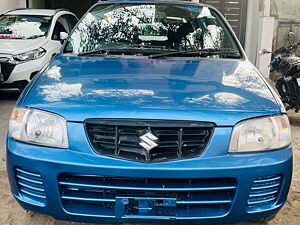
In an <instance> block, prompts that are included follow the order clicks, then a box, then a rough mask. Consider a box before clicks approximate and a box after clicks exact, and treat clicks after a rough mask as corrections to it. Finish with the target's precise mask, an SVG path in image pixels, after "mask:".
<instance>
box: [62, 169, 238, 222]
mask: <svg viewBox="0 0 300 225" xmlns="http://www.w3.org/2000/svg"><path fill="white" fill-rule="evenodd" d="M58 179H59V180H58V184H59V189H60V194H61V201H62V204H63V207H64V208H65V210H66V211H68V212H70V213H72V214H77V215H86V216H99V217H106V218H119V219H121V218H123V219H126V218H127V219H128V218H141V217H142V216H143V218H148V219H156V218H165V219H175V218H176V219H189V218H190V219H191V218H192V219H203V218H215V217H223V216H225V215H226V214H227V213H228V211H229V210H230V209H231V205H232V200H233V199H234V195H235V192H236V180H235V179H233V178H209V179H188V178H187V179H162V178H133V177H132V178H130V177H104V176H96V175H83V174H61V175H60V176H59V178H58ZM146 206H149V207H146ZM149 208H151V209H149ZM147 209H148V210H147Z"/></svg>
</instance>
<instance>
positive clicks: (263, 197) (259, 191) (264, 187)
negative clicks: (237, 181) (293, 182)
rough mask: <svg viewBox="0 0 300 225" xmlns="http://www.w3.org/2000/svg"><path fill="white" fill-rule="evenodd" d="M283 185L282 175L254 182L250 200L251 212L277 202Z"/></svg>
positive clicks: (261, 178) (262, 178)
mask: <svg viewBox="0 0 300 225" xmlns="http://www.w3.org/2000/svg"><path fill="white" fill-rule="evenodd" d="M281 183H282V176H281V175H274V176H267V177H260V178H258V179H256V180H254V182H253V185H252V188H251V192H250V195H249V199H248V208H249V210H250V211H251V210H257V208H260V207H264V206H269V205H271V204H274V203H275V202H276V201H277V198H278V194H279V192H280V188H281Z"/></svg>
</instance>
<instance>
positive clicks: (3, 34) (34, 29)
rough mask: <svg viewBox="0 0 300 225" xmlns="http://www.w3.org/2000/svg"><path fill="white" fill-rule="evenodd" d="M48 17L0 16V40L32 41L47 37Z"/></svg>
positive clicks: (49, 21) (49, 19)
mask: <svg viewBox="0 0 300 225" xmlns="http://www.w3.org/2000/svg"><path fill="white" fill-rule="evenodd" d="M50 25H51V17H50V16H28V15H4V16H0V39H34V38H38V37H43V36H47V34H48V31H49V28H50Z"/></svg>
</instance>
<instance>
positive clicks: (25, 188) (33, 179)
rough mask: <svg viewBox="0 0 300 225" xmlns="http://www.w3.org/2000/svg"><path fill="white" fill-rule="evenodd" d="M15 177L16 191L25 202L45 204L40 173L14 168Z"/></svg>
mask: <svg viewBox="0 0 300 225" xmlns="http://www.w3.org/2000/svg"><path fill="white" fill-rule="evenodd" d="M15 177H16V182H17V186H18V191H19V193H20V195H21V196H22V197H23V198H24V200H25V201H26V200H30V201H31V202H32V201H33V202H34V203H35V204H38V205H44V204H45V203H46V194H45V189H44V183H43V180H42V175H41V174H40V173H38V172H36V171H32V170H28V169H24V168H19V167H16V168H15Z"/></svg>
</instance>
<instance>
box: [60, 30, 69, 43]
mask: <svg viewBox="0 0 300 225" xmlns="http://www.w3.org/2000/svg"><path fill="white" fill-rule="evenodd" d="M68 37H69V34H67V33H66V32H60V33H59V39H60V40H62V41H64V40H66V39H67V38H68Z"/></svg>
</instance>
